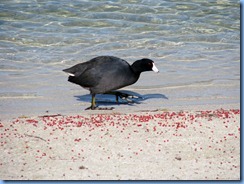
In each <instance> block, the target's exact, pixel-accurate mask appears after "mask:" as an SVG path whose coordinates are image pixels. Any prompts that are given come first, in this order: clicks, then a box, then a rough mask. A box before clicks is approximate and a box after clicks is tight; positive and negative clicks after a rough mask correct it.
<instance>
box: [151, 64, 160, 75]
mask: <svg viewBox="0 0 244 184" xmlns="http://www.w3.org/2000/svg"><path fill="white" fill-rule="evenodd" d="M152 70H153V71H154V72H156V73H158V72H159V70H158V69H157V67H156V66H155V64H154V63H153V67H152Z"/></svg>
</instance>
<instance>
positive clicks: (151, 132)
mask: <svg viewBox="0 0 244 184" xmlns="http://www.w3.org/2000/svg"><path fill="white" fill-rule="evenodd" d="M204 108H205V109H204ZM87 112H88V111H87ZM0 136H1V148H2V150H3V151H2V153H1V159H0V160H1V161H0V168H1V169H0V178H1V179H2V180H239V179H240V109H239V108H238V106H234V107H229V108H227V107H225V108H224V109H223V108H222V107H221V106H203V107H200V106H195V107H194V108H188V109H187V108H185V109H184V110H180V109H177V108H176V109H175V110H167V109H161V110H160V109H157V110H148V111H146V110H143V111H140V112H128V111H127V112H119V110H115V111H99V112H97V111H89V112H88V113H83V114H82V115H81V114H77V113H76V114H69V115H63V114H48V115H43V114H40V115H38V116H20V117H18V118H10V119H8V120H6V119H5V120H1V123H0Z"/></svg>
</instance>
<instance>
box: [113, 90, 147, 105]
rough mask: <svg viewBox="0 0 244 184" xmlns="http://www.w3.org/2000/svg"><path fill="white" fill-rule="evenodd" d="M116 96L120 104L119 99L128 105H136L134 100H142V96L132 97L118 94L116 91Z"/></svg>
mask: <svg viewBox="0 0 244 184" xmlns="http://www.w3.org/2000/svg"><path fill="white" fill-rule="evenodd" d="M115 96H116V101H117V102H118V98H120V99H122V100H125V101H127V102H128V103H135V101H134V100H133V99H139V98H142V97H141V96H136V95H131V94H128V93H124V92H118V91H116V93H115Z"/></svg>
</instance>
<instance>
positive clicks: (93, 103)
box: [86, 94, 114, 110]
mask: <svg viewBox="0 0 244 184" xmlns="http://www.w3.org/2000/svg"><path fill="white" fill-rule="evenodd" d="M95 96H96V95H95V94H92V100H91V106H90V107H88V108H86V110H89V109H91V110H113V109H114V108H113V107H111V108H107V107H104V108H102V107H97V106H96V99H95Z"/></svg>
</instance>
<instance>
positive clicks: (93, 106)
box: [86, 94, 96, 110]
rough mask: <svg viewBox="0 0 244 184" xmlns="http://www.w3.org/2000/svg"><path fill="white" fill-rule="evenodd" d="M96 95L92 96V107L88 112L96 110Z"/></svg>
mask: <svg viewBox="0 0 244 184" xmlns="http://www.w3.org/2000/svg"><path fill="white" fill-rule="evenodd" d="M95 96H96V95H95V94H92V100H91V106H90V107H87V108H86V110H89V109H91V110H94V109H96V99H95Z"/></svg>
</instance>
